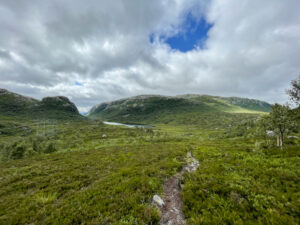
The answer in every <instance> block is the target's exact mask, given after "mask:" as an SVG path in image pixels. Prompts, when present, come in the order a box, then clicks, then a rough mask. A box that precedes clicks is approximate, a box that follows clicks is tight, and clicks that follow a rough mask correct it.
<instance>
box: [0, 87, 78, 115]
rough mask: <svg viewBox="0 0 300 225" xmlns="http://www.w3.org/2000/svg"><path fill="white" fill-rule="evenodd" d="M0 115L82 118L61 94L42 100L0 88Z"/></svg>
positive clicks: (72, 104)
mask: <svg viewBox="0 0 300 225" xmlns="http://www.w3.org/2000/svg"><path fill="white" fill-rule="evenodd" d="M0 116H6V117H7V116H10V117H13V118H16V117H17V119H20V120H21V119H24V118H26V119H27V120H28V119H29V120H30V119H36V120H41V119H56V120H57V119H58V120H61V119H64V120H69V119H74V120H82V119H84V118H83V117H82V116H81V115H80V114H79V112H78V109H77V107H76V106H75V105H74V103H72V102H71V101H70V100H69V99H68V98H66V97H63V96H57V97H46V98H44V99H42V101H38V100H36V99H33V98H30V97H25V96H22V95H19V94H16V93H13V92H9V91H7V90H5V89H0Z"/></svg>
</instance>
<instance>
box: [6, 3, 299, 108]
mask: <svg viewBox="0 0 300 225" xmlns="http://www.w3.org/2000/svg"><path fill="white" fill-rule="evenodd" d="M299 9H300V1H299V0H284V1H283V0H264V1H261V0H227V1H224V0H188V1H187V0H151V1H141V0H114V1H105V0H103V1H98V0H89V1H82V0H63V1H62V0H47V1H40V0H30V1H25V0H9V1H8V0H0V88H5V89H8V90H10V91H13V92H17V93H20V94H23V95H26V96H31V97H34V98H37V99H41V98H43V97H45V96H57V95H64V96H67V97H68V98H70V99H71V101H73V102H74V103H75V104H76V105H77V106H78V108H79V110H80V111H81V112H87V111H88V110H89V109H90V108H91V107H92V106H93V105H95V104H98V103H101V102H105V101H111V100H116V99H119V98H124V97H130V96H135V95H140V94H161V95H180V94H188V93H189V94H209V95H217V96H239V97H247V98H255V99H260V100H264V101H268V102H270V103H274V102H279V103H285V102H286V101H287V100H288V96H287V95H286V93H285V90H286V89H287V88H289V84H290V81H291V80H292V79H295V78H296V77H297V75H299V74H300V63H299V62H300V13H299Z"/></svg>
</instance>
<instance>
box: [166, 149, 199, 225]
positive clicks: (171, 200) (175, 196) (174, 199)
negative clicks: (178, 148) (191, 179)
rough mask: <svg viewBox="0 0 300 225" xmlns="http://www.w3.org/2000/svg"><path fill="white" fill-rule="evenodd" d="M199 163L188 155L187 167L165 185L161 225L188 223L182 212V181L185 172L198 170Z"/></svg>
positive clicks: (182, 224) (183, 224)
mask: <svg viewBox="0 0 300 225" xmlns="http://www.w3.org/2000/svg"><path fill="white" fill-rule="evenodd" d="M198 166H199V162H198V161H197V160H196V159H195V158H194V157H193V156H192V154H191V153H190V152H188V154H187V165H185V166H184V167H183V168H182V170H181V171H180V172H179V173H178V174H176V175H175V176H173V177H171V178H169V179H168V180H167V181H166V182H165V184H164V197H163V201H164V206H163V207H162V208H161V213H162V215H161V220H160V224H161V225H185V224H186V221H185V219H184V215H183V212H182V197H181V194H180V192H181V188H180V180H181V179H182V178H183V176H182V175H183V174H184V173H185V172H193V171H195V170H197V168H198Z"/></svg>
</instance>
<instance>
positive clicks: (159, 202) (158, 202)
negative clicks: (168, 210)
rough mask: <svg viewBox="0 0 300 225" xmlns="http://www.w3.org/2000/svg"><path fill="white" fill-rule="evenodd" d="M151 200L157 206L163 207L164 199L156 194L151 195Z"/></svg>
mask: <svg viewBox="0 0 300 225" xmlns="http://www.w3.org/2000/svg"><path fill="white" fill-rule="evenodd" d="M153 202H154V203H155V204H156V205H158V206H159V207H163V206H164V205H165V203H164V201H163V200H162V199H161V197H159V196H158V195H154V196H153Z"/></svg>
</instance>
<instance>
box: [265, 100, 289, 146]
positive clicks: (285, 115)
mask: <svg viewBox="0 0 300 225" xmlns="http://www.w3.org/2000/svg"><path fill="white" fill-rule="evenodd" d="M267 120H268V122H269V124H270V127H272V129H273V130H274V131H275V133H276V134H277V146H278V147H280V148H281V149H283V144H284V135H285V134H286V133H288V132H289V131H290V130H291V129H293V128H294V126H295V123H294V121H293V118H292V115H291V109H290V107H289V106H285V105H279V104H275V105H274V106H272V109H271V112H270V115H269V116H268V117H267Z"/></svg>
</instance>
